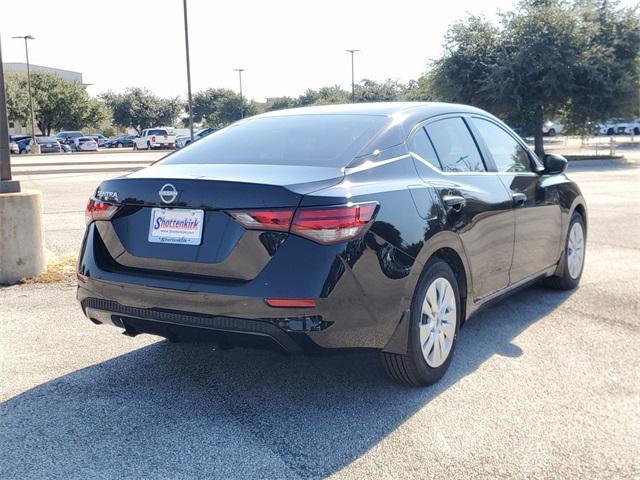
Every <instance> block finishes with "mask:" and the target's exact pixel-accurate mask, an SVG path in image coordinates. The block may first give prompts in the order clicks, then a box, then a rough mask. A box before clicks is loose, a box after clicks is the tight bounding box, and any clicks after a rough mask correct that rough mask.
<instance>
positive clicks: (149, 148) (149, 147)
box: [147, 142, 151, 150]
mask: <svg viewBox="0 0 640 480" xmlns="http://www.w3.org/2000/svg"><path fill="white" fill-rule="evenodd" d="M147 150H151V144H150V143H149V142H147Z"/></svg>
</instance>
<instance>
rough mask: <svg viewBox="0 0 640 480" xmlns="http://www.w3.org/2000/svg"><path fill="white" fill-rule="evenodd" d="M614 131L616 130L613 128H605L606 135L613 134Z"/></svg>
mask: <svg viewBox="0 0 640 480" xmlns="http://www.w3.org/2000/svg"><path fill="white" fill-rule="evenodd" d="M614 133H616V132H615V131H614V130H613V128H609V129H608V130H607V135H613V134H614Z"/></svg>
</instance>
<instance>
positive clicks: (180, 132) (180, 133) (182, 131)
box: [167, 128, 191, 138]
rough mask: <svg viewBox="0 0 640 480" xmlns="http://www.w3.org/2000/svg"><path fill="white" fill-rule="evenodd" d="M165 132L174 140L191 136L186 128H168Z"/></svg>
mask: <svg viewBox="0 0 640 480" xmlns="http://www.w3.org/2000/svg"><path fill="white" fill-rule="evenodd" d="M167 131H168V132H169V135H173V136H174V137H176V138H178V137H190V136H191V130H189V129H188V128H168V129H167Z"/></svg>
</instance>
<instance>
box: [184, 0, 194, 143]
mask: <svg viewBox="0 0 640 480" xmlns="http://www.w3.org/2000/svg"><path fill="white" fill-rule="evenodd" d="M182 6H183V9H184V45H185V49H186V55H187V92H188V96H189V132H190V134H191V141H192V142H193V101H192V99H191V62H190V61H189V23H188V21H187V0H182Z"/></svg>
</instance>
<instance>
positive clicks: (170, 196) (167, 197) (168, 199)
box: [158, 183, 178, 203]
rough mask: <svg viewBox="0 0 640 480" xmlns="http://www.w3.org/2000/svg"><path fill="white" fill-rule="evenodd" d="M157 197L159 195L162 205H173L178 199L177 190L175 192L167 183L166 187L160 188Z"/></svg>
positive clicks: (174, 188)
mask: <svg viewBox="0 0 640 480" xmlns="http://www.w3.org/2000/svg"><path fill="white" fill-rule="evenodd" d="M158 195H160V200H162V203H173V202H174V200H175V199H176V198H177V197H178V190H176V187H174V186H173V185H171V184H170V183H167V184H166V185H163V186H162V188H161V189H160V191H159V192H158Z"/></svg>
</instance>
